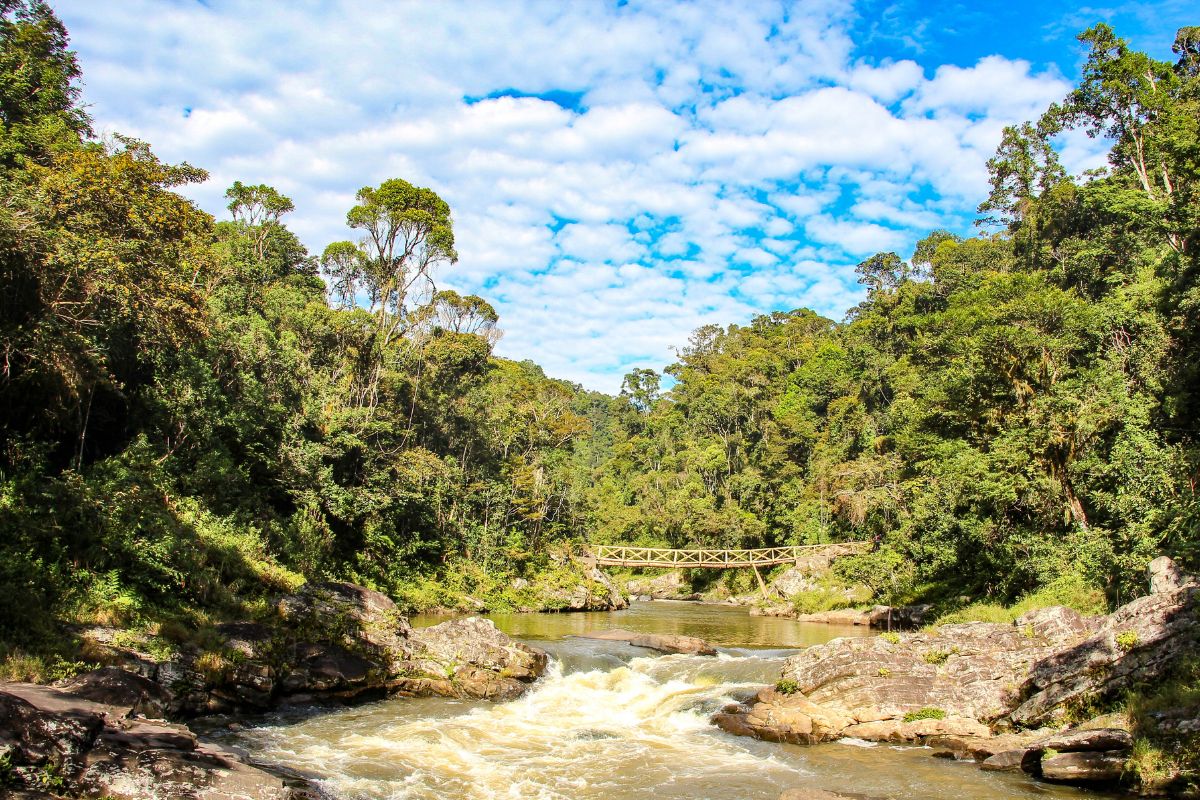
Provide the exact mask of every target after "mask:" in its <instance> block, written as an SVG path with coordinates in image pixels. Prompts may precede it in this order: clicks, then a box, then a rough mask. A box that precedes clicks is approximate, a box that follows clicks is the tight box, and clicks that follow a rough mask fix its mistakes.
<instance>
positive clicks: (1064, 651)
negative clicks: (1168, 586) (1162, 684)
mask: <svg viewBox="0 0 1200 800" xmlns="http://www.w3.org/2000/svg"><path fill="white" fill-rule="evenodd" d="M1198 603H1200V588H1198V587H1196V586H1195V585H1194V584H1186V585H1185V586H1184V587H1183V588H1180V589H1176V590H1174V591H1165V592H1160V593H1158V594H1152V595H1147V596H1145V597H1139V598H1138V599H1136V600H1134V601H1133V602H1131V603H1127V604H1126V605H1124V606H1121V607H1120V608H1118V609H1117V610H1116V611H1114V612H1113V613H1112V614H1110V615H1108V616H1107V617H1102V618H1100V620H1099V625H1098V626H1097V628H1096V629H1095V630H1094V632H1092V633H1091V634H1090V635H1088V636H1086V637H1085V638H1083V639H1082V640H1076V641H1074V642H1067V643H1063V644H1062V645H1061V646H1059V647H1057V648H1056V649H1055V650H1054V651H1053V652H1051V653H1048V654H1046V655H1044V656H1043V657H1041V658H1039V659H1038V661H1037V663H1036V664H1034V665H1033V667H1032V668H1031V669H1030V670H1029V672H1028V675H1027V677H1026V679H1025V680H1024V682H1023V683H1022V685H1021V689H1020V693H1019V698H1020V703H1019V705H1018V707H1017V708H1015V709H1014V710H1013V711H1012V712H1011V714H1010V718H1011V720H1012V721H1013V722H1014V723H1016V724H1017V725H1021V726H1025V727H1034V726H1038V725H1044V724H1052V723H1054V722H1057V721H1059V720H1061V719H1062V718H1063V715H1064V713H1065V707H1066V706H1067V704H1069V703H1071V702H1072V701H1075V700H1081V699H1083V698H1086V697H1092V696H1111V695H1114V694H1116V693H1117V692H1120V691H1122V690H1123V689H1124V688H1125V687H1126V686H1128V685H1130V684H1131V683H1132V682H1134V681H1138V680H1142V681H1144V680H1151V679H1153V678H1154V677H1155V676H1157V675H1160V674H1162V673H1163V672H1164V671H1165V670H1166V669H1167V668H1168V667H1169V666H1170V665H1171V664H1172V663H1174V661H1175V659H1176V657H1177V656H1178V655H1179V654H1180V653H1183V652H1187V651H1188V650H1189V649H1191V648H1194V647H1195V646H1196V643H1197V641H1198V640H1200V616H1198V615H1197V614H1196V609H1197V604H1198Z"/></svg>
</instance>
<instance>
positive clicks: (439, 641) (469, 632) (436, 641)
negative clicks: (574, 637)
mask: <svg viewBox="0 0 1200 800" xmlns="http://www.w3.org/2000/svg"><path fill="white" fill-rule="evenodd" d="M409 644H410V646H411V648H412V657H411V659H410V660H409V661H408V662H407V663H406V664H405V665H404V668H403V670H402V672H403V673H404V674H405V675H406V676H407V675H422V676H429V677H430V678H431V679H432V680H431V681H428V682H427V683H424V684H411V683H409V684H405V683H401V684H398V688H399V689H400V690H402V691H405V692H414V691H415V692H417V693H421V692H423V691H426V690H428V691H432V692H434V693H437V694H443V693H444V694H449V695H450V696H455V697H481V698H490V699H511V698H512V697H516V696H517V695H519V694H521V693H522V692H523V691H524V690H525V688H526V685H527V684H529V683H531V682H533V681H534V680H536V679H537V678H538V677H540V676H541V675H542V673H544V672H545V671H546V665H547V663H549V657H548V656H547V655H546V653H545V652H544V651H542V650H538V649H537V648H534V647H530V646H528V645H526V644H522V643H521V642H517V641H515V640H513V639H511V638H509V637H508V636H507V635H505V634H504V633H501V632H500V631H499V630H497V628H496V626H495V625H494V624H493V623H492V621H491V620H486V619H480V618H479V617H467V618H466V619H456V620H451V621H449V622H443V623H441V624H440V625H434V626H433V627H431V628H424V629H419V630H414V631H412V632H411V633H410V635H409ZM483 672H488V673H491V675H492V677H488V676H484V675H483V674H482V673H483ZM439 679H440V680H442V681H448V682H449V684H450V689H449V691H443V690H444V689H445V685H444V684H443V683H439V682H438V681H439Z"/></svg>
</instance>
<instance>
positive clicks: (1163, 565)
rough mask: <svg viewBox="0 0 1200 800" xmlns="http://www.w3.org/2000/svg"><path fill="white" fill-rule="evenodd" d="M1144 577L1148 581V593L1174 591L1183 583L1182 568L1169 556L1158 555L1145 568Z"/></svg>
mask: <svg viewBox="0 0 1200 800" xmlns="http://www.w3.org/2000/svg"><path fill="white" fill-rule="evenodd" d="M1146 577H1147V578H1148V579H1149V581H1150V594H1159V593H1161V592H1174V591H1176V590H1178V589H1182V588H1183V586H1184V583H1185V577H1184V574H1183V570H1181V569H1180V568H1179V565H1177V564H1176V563H1175V562H1174V561H1173V560H1172V559H1171V558H1170V557H1169V556H1159V557H1158V558H1156V559H1154V560H1153V561H1151V562H1150V565H1149V566H1148V567H1147V568H1146Z"/></svg>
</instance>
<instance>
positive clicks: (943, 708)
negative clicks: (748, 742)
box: [714, 559, 1200, 784]
mask: <svg viewBox="0 0 1200 800" xmlns="http://www.w3.org/2000/svg"><path fill="white" fill-rule="evenodd" d="M1151 577H1152V581H1151V586H1152V594H1150V595H1147V596H1145V597H1141V598H1138V599H1137V600H1134V601H1133V602H1131V603H1128V604H1126V605H1124V606H1122V607H1121V608H1119V609H1117V610H1116V611H1114V612H1113V613H1112V614H1109V615H1107V616H1100V617H1082V616H1080V615H1079V614H1078V613H1076V612H1074V611H1072V610H1071V609H1068V608H1063V607H1055V608H1048V609H1041V610H1038V611H1034V612H1031V613H1029V614H1026V615H1025V616H1023V617H1021V618H1020V619H1018V620H1017V621H1016V623H1015V624H1010V625H1004V624H996V623H965V624H958V625H944V626H941V627H940V628H937V629H935V630H930V631H924V632H919V633H910V634H885V635H882V636H877V637H870V638H858V639H837V640H834V641H833V642H830V643H829V644H826V645H821V646H818V647H812V648H809V649H807V650H804V651H802V652H800V653H799V654H797V655H795V656H793V657H791V658H789V659H788V660H787V662H786V664H785V666H784V668H783V672H782V675H781V676H780V680H779V683H778V684H776V686H775V687H771V688H768V689H764V690H763V691H761V692H759V694H758V695H757V697H755V698H754V700H753V701H751V702H750V703H748V704H745V705H742V706H739V707H733V708H729V709H726V710H725V711H724V712H722V713H720V714H717V715H716V716H715V717H714V722H715V723H716V724H717V725H718V726H720V727H721V728H723V729H724V730H726V731H728V732H730V733H735V734H740V735H747V736H754V737H756V738H760V739H765V740H769V741H777V742H791V743H800V744H812V743H816V742H823V741H835V740H837V739H841V738H844V737H852V738H856V739H864V740H868V741H887V742H911V743H931V744H938V745H940V746H941V747H942V749H943V750H944V751H946V752H948V753H950V754H951V755H952V756H953V757H961V758H971V759H977V760H980V761H981V762H983V763H984V764H985V765H986V768H989V769H991V768H996V769H1018V770H1023V771H1026V772H1029V773H1031V774H1034V775H1037V776H1040V777H1042V778H1045V779H1047V780H1056V781H1062V782H1069V783H1080V784H1096V783H1108V782H1112V781H1114V780H1116V779H1118V778H1120V777H1121V776H1122V775H1123V774H1125V766H1126V762H1127V760H1128V757H1129V753H1130V750H1131V747H1132V738H1131V737H1130V735H1129V733H1128V732H1126V731H1124V730H1123V728H1124V727H1128V725H1127V722H1118V723H1116V724H1105V721H1104V720H1101V721H1098V722H1097V721H1091V720H1089V717H1090V716H1092V714H1093V713H1094V712H1095V710H1097V709H1102V708H1104V707H1105V705H1106V704H1108V703H1111V702H1113V701H1115V700H1116V699H1118V698H1119V697H1120V696H1121V695H1122V693H1123V692H1125V691H1127V690H1129V689H1131V688H1133V687H1134V686H1136V685H1139V684H1145V683H1146V682H1149V681H1153V680H1155V679H1156V678H1157V677H1159V676H1162V675H1164V674H1166V673H1167V672H1168V670H1169V669H1171V668H1172V667H1173V666H1174V665H1175V664H1176V663H1178V662H1180V660H1181V659H1186V658H1190V657H1194V655H1195V654H1196V653H1197V648H1198V643H1200V583H1198V582H1197V581H1196V579H1194V578H1185V577H1183V576H1181V575H1180V574H1179V573H1178V570H1177V569H1175V567H1174V564H1173V563H1171V562H1170V560H1169V559H1159V560H1157V561H1156V562H1155V564H1154V565H1153V571H1152V576H1151ZM1186 714H1190V716H1189V717H1188V719H1181V720H1180V721H1179V724H1180V725H1184V726H1187V725H1192V726H1197V721H1196V719H1195V717H1196V715H1197V709H1190V710H1188V711H1187V712H1186ZM1108 722H1109V723H1112V722H1113V720H1112V719H1111V718H1110V720H1108ZM1089 728H1091V729H1102V730H1099V731H1097V730H1091V731H1090V732H1087V733H1081V731H1085V730H1087V729H1089ZM1197 729H1198V730H1200V728H1197ZM1064 737H1065V738H1064ZM1166 783H1167V784H1170V781H1167V782H1166Z"/></svg>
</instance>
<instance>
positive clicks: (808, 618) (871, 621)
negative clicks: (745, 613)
mask: <svg viewBox="0 0 1200 800" xmlns="http://www.w3.org/2000/svg"><path fill="white" fill-rule="evenodd" d="M931 608H933V606H930V605H916V606H873V607H872V608H870V609H855V608H838V609H834V610H832V611H820V612H817V613H816V614H796V613H794V612H793V611H792V609H791V608H790V607H786V606H785V607H780V608H772V609H770V610H765V611H764V615H765V616H787V617H794V618H795V619H797V620H799V621H801V622H818V623H822V624H825V625H862V626H865V627H870V628H876V629H879V630H893V629H896V630H907V629H911V628H918V627H920V626H921V625H923V624H924V623H925V616H926V615H927V614H928V613H929V610H930V609H931Z"/></svg>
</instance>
